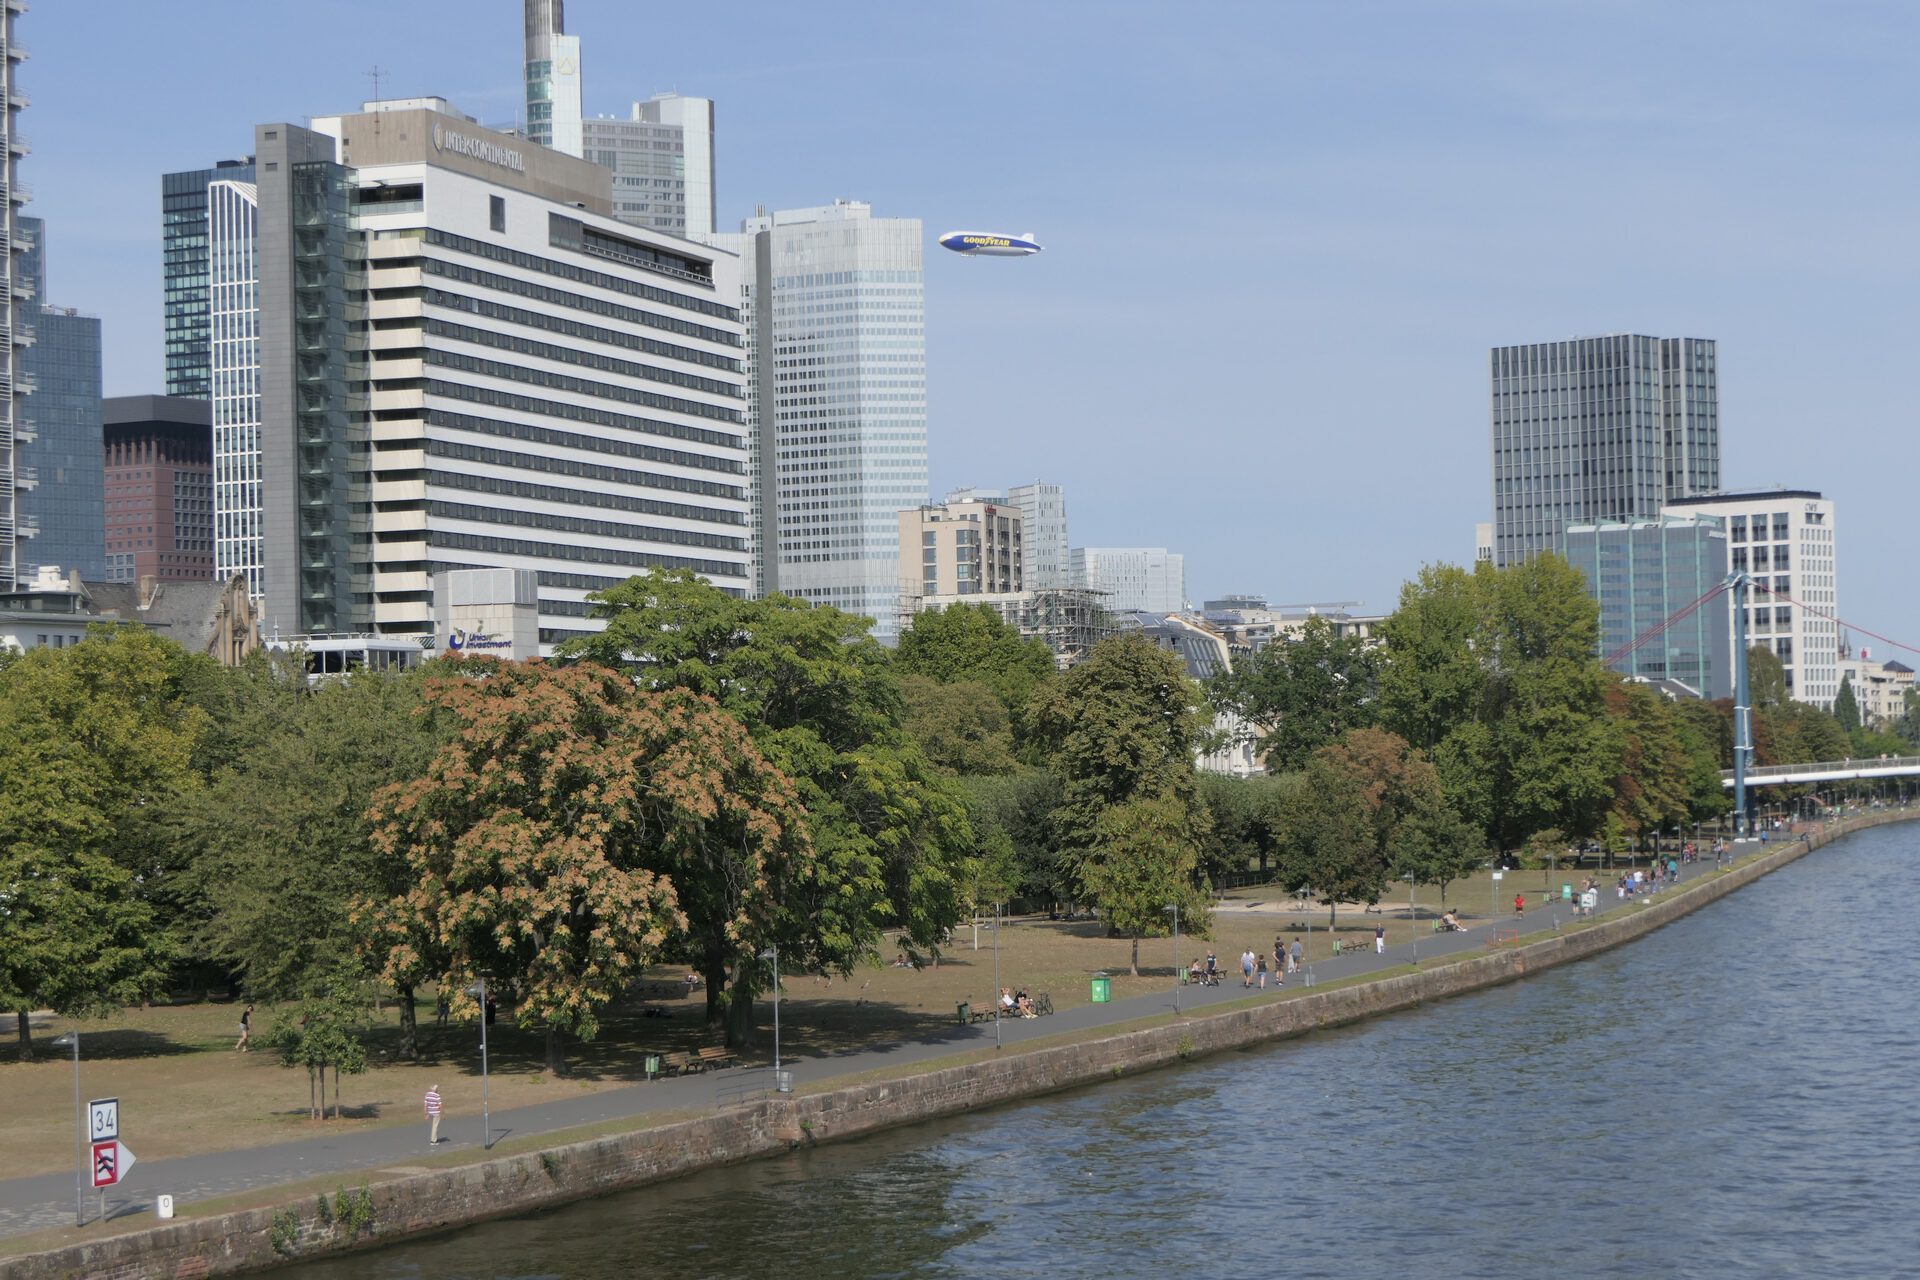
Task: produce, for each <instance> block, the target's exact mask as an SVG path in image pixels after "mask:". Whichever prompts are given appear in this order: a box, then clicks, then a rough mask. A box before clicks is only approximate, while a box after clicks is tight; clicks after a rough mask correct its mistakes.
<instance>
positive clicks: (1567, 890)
mask: <svg viewBox="0 0 1920 1280" xmlns="http://www.w3.org/2000/svg"><path fill="white" fill-rule="evenodd" d="M1560 901H1562V902H1572V901H1573V886H1572V885H1570V884H1563V885H1561V886H1560Z"/></svg>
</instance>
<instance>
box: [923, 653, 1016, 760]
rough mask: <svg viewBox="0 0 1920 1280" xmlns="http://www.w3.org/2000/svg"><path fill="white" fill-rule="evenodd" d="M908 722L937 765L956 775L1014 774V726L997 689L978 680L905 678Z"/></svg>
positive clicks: (929, 757)
mask: <svg viewBox="0 0 1920 1280" xmlns="http://www.w3.org/2000/svg"><path fill="white" fill-rule="evenodd" d="M900 696H901V700H902V703H903V704H904V708H905V709H904V715H903V721H902V723H903V726H904V727H905V729H906V731H907V736H909V737H911V738H912V739H913V740H914V741H915V742H917V743H918V744H919V745H920V750H921V751H922V752H923V753H924V754H925V755H926V757H927V760H928V761H929V762H930V763H932V764H933V765H934V766H935V767H937V768H941V769H945V770H946V771H948V772H949V773H956V774H967V773H972V774H989V773H1012V772H1013V771H1014V769H1015V768H1016V767H1018V765H1019V761H1018V760H1016V759H1015V758H1014V754H1013V726H1012V722H1011V721H1010V720H1009V719H1008V717H1007V709H1006V707H1005V706H1004V705H1003V704H1002V703H1001V701H1000V699H999V698H997V697H996V696H994V692H993V690H992V689H990V688H988V687H987V686H986V685H984V684H982V683H981V682H979V681H977V680H966V681H961V682H960V683H958V684H942V683H941V682H940V681H938V680H933V679H930V678H928V677H926V676H914V675H909V676H902V677H901V678H900Z"/></svg>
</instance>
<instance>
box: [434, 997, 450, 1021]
mask: <svg viewBox="0 0 1920 1280" xmlns="http://www.w3.org/2000/svg"><path fill="white" fill-rule="evenodd" d="M452 1012H453V1002H452V1001H451V1000H448V999H447V993H446V992H444V991H442V992H441V993H440V995H439V998H438V999H436V1000H435V1001H434V1002H433V1022H434V1025H435V1026H439V1027H444V1026H446V1025H447V1017H448V1015H450V1014H451V1013H452Z"/></svg>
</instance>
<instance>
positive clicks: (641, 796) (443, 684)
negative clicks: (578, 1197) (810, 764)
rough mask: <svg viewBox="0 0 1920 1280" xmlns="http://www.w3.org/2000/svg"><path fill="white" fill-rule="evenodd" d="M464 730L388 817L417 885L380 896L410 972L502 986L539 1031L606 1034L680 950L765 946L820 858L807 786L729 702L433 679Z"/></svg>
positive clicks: (385, 823) (402, 790) (387, 931)
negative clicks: (802, 798)
mask: <svg viewBox="0 0 1920 1280" xmlns="http://www.w3.org/2000/svg"><path fill="white" fill-rule="evenodd" d="M426 697H427V701H428V702H429V704H430V705H433V706H436V707H439V708H442V709H443V710H444V711H445V712H446V713H448V714H449V715H450V716H451V717H452V718H453V720H454V721H455V723H456V724H457V725H458V732H457V735H456V737H455V738H454V740H453V741H452V742H450V743H449V744H448V745H446V746H445V747H443V748H442V749H441V750H440V751H439V753H438V754H437V755H436V756H435V757H434V759H433V762H432V764H431V765H430V766H429V767H428V769H427V771H426V773H425V774H424V775H423V776H422V777H420V778H419V779H417V780H415V781H413V782H410V783H405V784H399V785H395V786H392V787H388V788H387V789H385V790H384V791H382V792H381V793H380V795H379V796H378V797H377V798H376V800H375V802H374V806H373V810H372V817H373V822H374V834H373V839H374V843H375V845H376V847H377V848H379V849H381V850H382V851H383V852H386V853H388V854H391V855H393V856H396V857H399V858H403V859H405V860H406V862H407V863H408V864H409V865H410V867H411V868H412V870H413V872H414V873H415V876H416V877H417V879H416V883H415V885H414V887H413V888H412V889H411V890H410V891H408V892H407V893H406V894H404V895H402V896H401V897H399V898H397V899H395V900H393V901H390V902H384V903H373V902H367V903H363V904H362V908H361V915H362V916H363V917H364V918H365V919H366V920H367V922H368V924H369V926H370V937H371V938H372V944H371V945H372V947H373V949H374V952H375V955H376V958H377V959H378V961H379V962H380V964H381V966H382V968H383V970H384V973H385V976H387V977H388V978H389V979H390V980H394V981H400V980H406V979H410V980H416V981H417V980H418V979H419V978H421V977H423V976H425V975H429V974H431V975H433V976H437V977H438V978H440V980H441V981H442V982H443V983H446V984H448V985H451V986H452V987H454V988H456V989H460V988H464V987H465V986H466V984H467V983H468V982H470V981H471V980H473V979H474V978H478V977H484V978H486V979H487V980H488V984H489V986H490V987H492V988H494V989H497V990H499V991H501V993H502V994H503V995H505V996H508V997H510V998H511V999H512V1000H513V1001H514V1003H515V1005H516V1006H517V1018H518V1021H519V1022H520V1024H521V1025H522V1026H523V1027H527V1028H529V1029H531V1028H535V1027H541V1028H544V1029H545V1030H546V1032H547V1066H548V1069H549V1070H551V1071H553V1072H555V1073H564V1071H565V1069H566V1068H565V1062H564V1059H563V1057H562V1055H561V1037H562V1036H563V1035H574V1036H577V1037H579V1038H581V1039H591V1038H593V1036H594V1034H595V1033H596V1032H597V1030H598V1028H599V1010H600V1009H601V1008H602V1007H604V1006H605V1005H606V1003H607V1002H608V1001H609V1000H611V999H613V998H614V997H615V996H617V995H618V994H619V993H620V992H621V991H623V990H624V989H625V988H626V987H627V986H628V985H629V984H630V983H631V982H632V981H633V980H634V978H635V977H637V976H638V975H639V973H640V972H641V970H642V969H643V968H644V966H646V965H647V964H648V963H650V962H652V961H653V960H655V959H657V958H658V957H659V956H660V955H661V953H662V952H663V951H664V950H666V949H667V948H668V947H669V946H670V945H691V947H692V948H693V949H694V950H696V951H705V950H707V949H711V948H719V949H722V950H724V951H726V952H729V953H730V954H731V955H732V956H733V957H735V958H736V959H738V960H739V961H741V962H742V963H741V964H740V966H739V967H741V968H751V967H752V966H751V965H750V964H748V963H744V962H745V961H748V960H750V958H751V957H752V956H753V955H754V954H755V953H756V952H757V951H758V949H759V947H760V946H761V944H762V942H763V934H764V933H765V931H766V929H767V928H768V922H769V921H770V920H771V919H772V918H773V917H774V915H775V912H776V905H777V903H778V902H779V901H780V898H781V895H782V893H783V891H784V887H785V885H786V883H787V881H789V880H790V879H792V878H794V877H796V876H803V875H805V874H807V871H808V863H809V862H810V859H811V850H810V845H809V843H808V840H807V836H806V825H805V818H804V815H803V814H802V812H801V810H800V807H799V804H798V802H797V800H796V799H795V796H794V791H793V787H792V785H791V784H790V783H789V782H788V781H787V779H786V778H785V777H783V776H782V775H781V774H780V773H779V771H777V770H776V769H774V768H773V767H772V766H770V765H769V764H768V763H767V762H766V760H765V758H764V757H763V756H762V755H761V754H760V752H759V751H758V750H757V749H756V748H755V747H754V744H753V742H752V740H751V738H750V737H749V736H748V735H747V732H746V730H745V729H743V728H742V727H741V726H740V724H739V722H738V721H736V720H734V719H733V718H732V717H731V716H729V715H727V714H726V713H724V712H722V711H721V710H720V709H719V708H718V707H716V706H715V705H714V704H713V703H712V702H711V701H710V700H708V699H706V698H703V697H699V696H697V695H694V694H690V693H686V692H682V691H670V692H664V693H652V692H647V691H645V690H641V689H637V688H635V687H634V685H633V683H632V682H631V681H630V680H628V679H627V678H626V677H624V676H622V675H620V674H619V673H617V672H614V671H610V670H605V669H600V668H595V667H588V666H581V667H576V668H560V667H554V666H551V665H549V664H547V663H543V662H539V661H534V662H527V663H504V662H502V663H487V664H481V665H479V666H476V667H474V668H473V669H472V671H471V672H470V674H468V675H466V676H460V677H451V678H440V679H435V680H432V681H430V682H429V687H428V691H427V695H426Z"/></svg>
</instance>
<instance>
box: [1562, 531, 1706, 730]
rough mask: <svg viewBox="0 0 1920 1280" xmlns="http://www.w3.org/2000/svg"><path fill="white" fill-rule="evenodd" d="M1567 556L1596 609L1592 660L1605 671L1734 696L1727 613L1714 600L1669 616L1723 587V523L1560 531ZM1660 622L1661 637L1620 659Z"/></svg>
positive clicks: (1704, 692)
mask: <svg viewBox="0 0 1920 1280" xmlns="http://www.w3.org/2000/svg"><path fill="white" fill-rule="evenodd" d="M1566 554H1567V559H1568V560H1569V561H1571V562H1572V564H1573V566H1574V567H1575V568H1576V569H1578V570H1580V572H1581V573H1583V574H1585V575H1586V578H1587V589H1588V591H1589V592H1590V593H1591V594H1592V596H1593V598H1594V600H1595V601H1596V602H1598V603H1599V605H1600V653H1599V655H1598V656H1599V657H1601V658H1603V659H1606V658H1613V661H1612V662H1611V663H1610V664H1609V666H1610V667H1611V668H1612V670H1614V671H1618V672H1619V673H1620V674H1621V675H1624V676H1638V677H1641V678H1643V679H1647V680H1675V681H1678V682H1679V683H1681V684H1683V685H1685V686H1687V687H1688V688H1689V689H1691V690H1693V691H1694V692H1695V693H1697V694H1699V695H1700V696H1701V697H1705V698H1727V697H1731V696H1733V668H1732V663H1731V655H1732V641H1731V639H1730V623H1729V613H1728V609H1727V606H1726V605H1725V604H1724V603H1723V602H1722V601H1720V600H1714V601H1711V602H1710V603H1708V604H1706V605H1704V606H1701V607H1698V608H1695V609H1694V610H1693V611H1692V612H1690V613H1687V614H1686V616H1685V617H1675V615H1676V614H1679V613H1681V612H1682V611H1683V610H1685V609H1686V608H1687V606H1688V605H1691V604H1693V603H1694V602H1695V601H1697V600H1699V598H1700V597H1701V596H1703V595H1705V594H1706V593H1707V592H1709V591H1711V590H1713V589H1714V588H1715V587H1717V586H1719V585H1720V584H1721V583H1722V582H1724V581H1725V580H1726V577H1727V562H1728V558H1727V534H1726V529H1725V527H1724V522H1722V521H1721V520H1719V519H1717V518H1715V517H1712V516H1705V517H1676V518H1669V519H1660V520H1633V521H1621V522H1612V523H1603V524H1584V525H1574V526H1572V527H1570V528H1569V529H1568V530H1567V531H1566ZM1663 622H1665V623H1667V627H1666V630H1664V631H1662V632H1661V633H1660V634H1659V635H1657V636H1652V637H1650V638H1649V639H1648V640H1647V641H1646V642H1645V643H1644V644H1642V645H1640V646H1639V647H1638V648H1635V649H1632V650H1629V651H1626V652H1622V651H1623V650H1627V647H1628V646H1629V645H1631V644H1632V643H1633V642H1634V641H1635V640H1637V639H1639V638H1640V637H1641V636H1643V635H1646V634H1647V633H1648V632H1650V631H1652V630H1654V629H1655V628H1657V627H1659V626H1660V625H1661V624H1662V623H1663ZM1616 654H1618V655H1619V656H1618V657H1617V658H1616V657H1614V655H1616Z"/></svg>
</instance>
